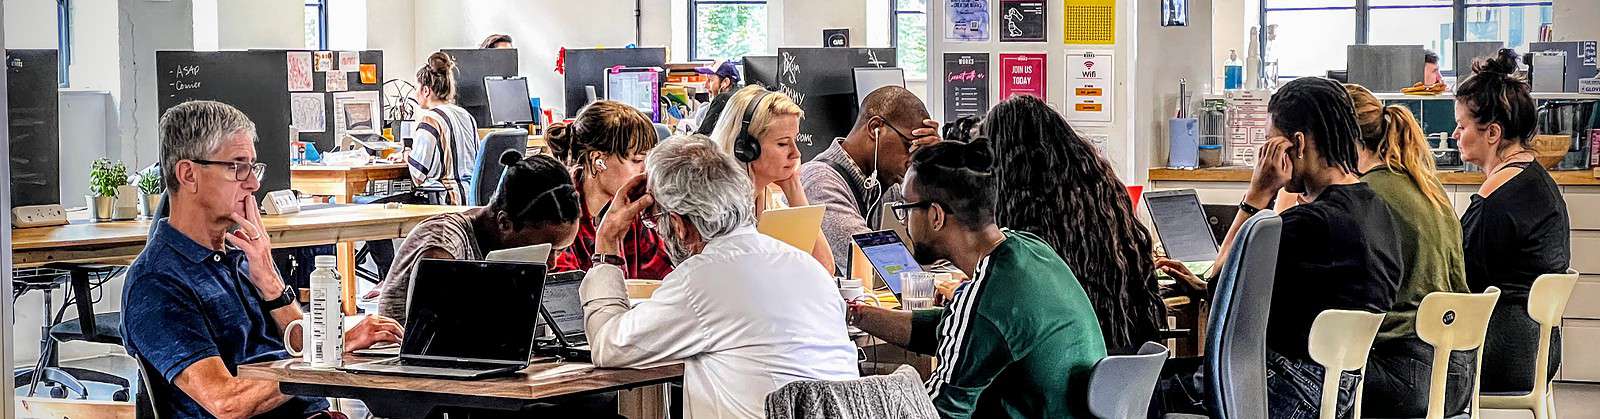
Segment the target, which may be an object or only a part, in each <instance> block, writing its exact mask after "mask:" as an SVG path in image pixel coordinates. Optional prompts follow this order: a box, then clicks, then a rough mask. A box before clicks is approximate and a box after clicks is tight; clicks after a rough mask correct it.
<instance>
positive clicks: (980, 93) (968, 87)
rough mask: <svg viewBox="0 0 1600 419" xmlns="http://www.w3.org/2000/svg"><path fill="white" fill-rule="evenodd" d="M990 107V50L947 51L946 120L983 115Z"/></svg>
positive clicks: (945, 59)
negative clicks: (970, 51) (969, 51)
mask: <svg viewBox="0 0 1600 419" xmlns="http://www.w3.org/2000/svg"><path fill="white" fill-rule="evenodd" d="M988 110H989V53H986V52H973V53H966V52H947V53H945V54H944V119H945V120H946V121H954V120H956V119H957V118H961V117H966V116H973V115H983V113H984V112H987V111H988Z"/></svg>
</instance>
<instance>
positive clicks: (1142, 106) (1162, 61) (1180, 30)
mask: <svg viewBox="0 0 1600 419" xmlns="http://www.w3.org/2000/svg"><path fill="white" fill-rule="evenodd" d="M1211 1H1212V0H1189V26H1172V27H1163V26H1161V24H1160V22H1158V21H1157V20H1156V19H1145V20H1141V21H1139V58H1140V59H1139V64H1138V69H1137V72H1136V73H1135V74H1134V77H1136V78H1138V80H1139V94H1138V95H1136V96H1135V98H1134V112H1135V116H1134V123H1135V124H1137V125H1136V126H1135V129H1134V137H1135V138H1139V139H1142V140H1143V141H1139V143H1140V146H1141V147H1148V149H1147V150H1148V151H1147V152H1144V153H1141V154H1140V155H1141V156H1147V157H1148V158H1149V159H1150V160H1149V161H1148V163H1147V164H1145V165H1142V166H1140V168H1141V169H1140V172H1141V173H1139V175H1140V177H1143V176H1146V175H1147V174H1148V172H1147V171H1146V170H1145V169H1147V168H1149V167H1163V166H1166V164H1167V148H1168V147H1167V142H1168V141H1167V131H1168V130H1167V125H1168V123H1169V122H1168V119H1169V118H1172V116H1173V115H1174V114H1176V112H1177V109H1178V79H1179V78H1182V79H1185V80H1188V82H1189V86H1188V88H1189V94H1190V95H1191V96H1190V98H1189V103H1190V104H1191V106H1193V104H1195V103H1198V102H1199V99H1200V93H1201V92H1206V91H1209V90H1210V88H1211V86H1212V83H1213V80H1215V76H1214V75H1215V74H1216V73H1218V71H1215V70H1213V68H1214V67H1216V65H1214V64H1215V63H1212V62H1211V60H1212V57H1213V54H1214V52H1213V50H1212V48H1211V45H1212V43H1211V36H1212V33H1213V31H1212V27H1211V23H1212V15H1211V13H1212V7H1211ZM1227 29H1228V28H1217V30H1227ZM1229 32H1231V30H1230V31H1229ZM1240 38H1243V36H1242V35H1241V36H1240ZM1222 52H1223V59H1226V58H1227V51H1226V50H1224V51H1222ZM1191 109H1192V108H1191Z"/></svg>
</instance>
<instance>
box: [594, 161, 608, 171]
mask: <svg viewBox="0 0 1600 419" xmlns="http://www.w3.org/2000/svg"><path fill="white" fill-rule="evenodd" d="M594 167H595V168H598V169H600V170H606V160H605V159H594Z"/></svg>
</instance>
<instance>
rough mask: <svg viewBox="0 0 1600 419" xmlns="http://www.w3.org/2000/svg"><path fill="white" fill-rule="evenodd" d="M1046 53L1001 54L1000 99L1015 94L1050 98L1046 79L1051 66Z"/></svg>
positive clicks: (1008, 97)
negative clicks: (1046, 87) (1047, 63)
mask: <svg viewBox="0 0 1600 419" xmlns="http://www.w3.org/2000/svg"><path fill="white" fill-rule="evenodd" d="M1046 61H1047V60H1046V57H1045V54H1041V53H1032V54H1000V100H1002V101H1003V100H1006V99H1010V98H1011V96H1014V95H1033V96H1036V97H1038V98H1039V99H1045V98H1048V97H1049V95H1048V94H1047V93H1046V90H1045V79H1046V78H1048V77H1049V76H1048V74H1046V72H1047V71H1048V69H1049V67H1048V66H1047V65H1046V64H1045V63H1046Z"/></svg>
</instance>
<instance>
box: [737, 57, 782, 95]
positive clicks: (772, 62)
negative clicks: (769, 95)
mask: <svg viewBox="0 0 1600 419" xmlns="http://www.w3.org/2000/svg"><path fill="white" fill-rule="evenodd" d="M741 61H742V62H743V64H741V65H740V66H739V69H740V72H741V73H743V74H744V84H745V85H747V86H765V87H766V88H768V89H777V88H778V56H776V55H746V56H745V57H744V59H743V60H741Z"/></svg>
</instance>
